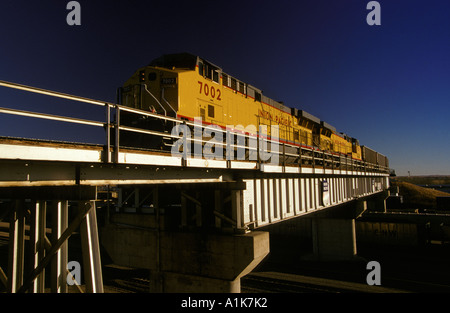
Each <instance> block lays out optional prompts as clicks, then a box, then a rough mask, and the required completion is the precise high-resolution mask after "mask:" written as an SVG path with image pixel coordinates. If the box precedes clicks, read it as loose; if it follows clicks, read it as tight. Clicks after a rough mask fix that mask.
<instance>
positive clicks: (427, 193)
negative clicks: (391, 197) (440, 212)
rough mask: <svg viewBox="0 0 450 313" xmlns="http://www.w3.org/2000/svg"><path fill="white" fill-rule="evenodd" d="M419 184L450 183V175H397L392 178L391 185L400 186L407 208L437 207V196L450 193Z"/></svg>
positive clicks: (444, 195) (445, 195) (449, 194)
mask: <svg viewBox="0 0 450 313" xmlns="http://www.w3.org/2000/svg"><path fill="white" fill-rule="evenodd" d="M417 185H450V177H449V176H412V177H395V178H393V179H391V186H398V187H399V194H400V195H401V196H403V203H404V207H405V208H409V209H419V208H420V209H435V208H436V197H448V196H450V193H447V192H443V191H439V190H434V189H430V188H425V187H420V186H417Z"/></svg>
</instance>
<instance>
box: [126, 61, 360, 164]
mask: <svg viewBox="0 0 450 313" xmlns="http://www.w3.org/2000/svg"><path fill="white" fill-rule="evenodd" d="M118 98H119V103H120V104H122V105H124V106H129V107H132V108H136V109H140V110H145V111H150V112H154V113H157V114H161V115H165V116H169V117H174V118H178V119H183V120H189V121H194V119H198V118H201V120H202V123H203V124H214V125H218V126H220V127H223V128H225V127H227V125H228V127H229V125H232V126H231V127H233V128H235V129H236V130H239V129H240V128H242V127H243V128H245V127H246V126H247V125H255V126H256V129H260V128H259V126H264V125H265V126H267V130H268V131H267V133H266V134H261V133H260V135H264V136H268V137H270V136H271V134H270V129H271V127H270V126H272V125H277V126H278V129H279V134H277V135H278V136H277V137H279V140H280V141H281V142H284V143H286V144H289V145H292V146H306V147H310V148H313V149H320V150H324V151H329V152H331V153H335V154H345V155H348V156H351V157H352V158H354V159H357V160H361V147H360V145H359V142H358V140H356V139H354V138H351V137H348V136H346V135H344V134H340V133H338V132H337V131H336V129H335V128H334V127H333V126H331V125H329V124H328V123H326V122H324V121H321V120H320V119H319V118H317V117H315V116H313V115H311V114H309V113H307V112H305V111H302V110H298V109H296V108H289V107H287V106H285V105H284V104H283V103H281V102H278V101H275V100H272V99H270V98H268V97H266V96H265V95H263V93H262V91H261V90H260V89H258V88H256V87H254V86H252V85H249V84H247V83H245V82H242V81H240V80H238V79H236V78H234V77H232V76H231V75H228V74H226V73H225V72H223V71H222V69H221V68H220V67H219V66H217V65H214V64H213V63H211V62H208V61H206V60H204V59H202V58H200V57H198V56H195V55H192V54H188V53H181V54H169V55H163V56H161V57H160V58H157V59H155V60H153V61H152V62H151V63H150V64H149V65H148V66H145V67H143V68H140V69H138V70H137V71H136V72H135V73H134V74H133V75H132V76H131V77H130V78H129V79H128V80H127V81H126V82H125V84H124V86H123V87H121V88H119V92H118ZM121 123H125V124H128V125H130V126H135V127H140V128H150V127H151V128H152V129H155V130H160V131H163V130H164V129H165V128H166V127H167V126H165V125H164V122H162V121H158V120H156V119H151V118H149V117H145V116H142V117H141V119H140V120H139V119H136V115H133V116H131V115H130V116H127V115H124V117H121ZM252 135H257V134H252ZM133 136H134V137H133V138H131V135H130V137H129V138H128V140H127V142H128V143H129V144H130V145H136V146H141V147H142V142H143V141H142V140H140V139H139V138H138V137H136V134H135V133H134V134H133ZM158 144H159V143H156V142H152V143H150V145H151V146H153V148H154V147H156V146H158ZM144 146H145V145H144Z"/></svg>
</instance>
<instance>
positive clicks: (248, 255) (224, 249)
mask: <svg viewBox="0 0 450 313" xmlns="http://www.w3.org/2000/svg"><path fill="white" fill-rule="evenodd" d="M101 238H102V244H103V246H104V247H105V249H106V251H107V253H108V254H109V256H110V257H111V258H112V260H113V262H114V263H115V264H118V265H122V266H129V267H136V268H145V269H149V270H150V280H151V285H150V291H151V292H220V293H223V292H240V278H241V277H242V276H244V275H246V274H248V273H250V272H251V271H252V270H253V269H254V268H255V267H256V266H257V265H258V264H259V263H260V262H261V261H262V260H263V259H264V257H265V256H266V255H267V254H268V253H269V233H267V232H259V231H255V232H251V233H247V234H237V235H236V234H233V235H232V234H213V233H205V232H201V231H197V232H181V231H180V232H176V231H165V230H164V229H161V228H158V227H157V225H155V221H154V216H153V215H150V214H126V213H118V214H114V216H112V222H111V223H109V224H108V225H107V226H105V227H104V228H103V229H102V235H101Z"/></svg>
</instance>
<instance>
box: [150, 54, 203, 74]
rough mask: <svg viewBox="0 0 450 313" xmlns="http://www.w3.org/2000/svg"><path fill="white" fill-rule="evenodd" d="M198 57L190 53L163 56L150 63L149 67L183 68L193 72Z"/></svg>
mask: <svg viewBox="0 0 450 313" xmlns="http://www.w3.org/2000/svg"><path fill="white" fill-rule="evenodd" d="M197 59H198V57H197V56H196V55H193V54H190V53H176V54H164V55H162V56H160V57H159V58H157V59H154V60H153V61H151V62H150V64H149V66H158V67H165V68H170V69H171V68H173V67H176V68H185V69H190V70H195V66H196V65H197Z"/></svg>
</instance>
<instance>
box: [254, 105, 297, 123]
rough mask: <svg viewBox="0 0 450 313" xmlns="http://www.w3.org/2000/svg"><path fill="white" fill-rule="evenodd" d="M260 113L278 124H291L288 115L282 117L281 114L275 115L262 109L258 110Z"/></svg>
mask: <svg viewBox="0 0 450 313" xmlns="http://www.w3.org/2000/svg"><path fill="white" fill-rule="evenodd" d="M258 115H259V116H260V117H262V118H265V119H267V120H271V121H273V122H275V123H277V124H282V125H289V119H288V118H286V117H282V116H279V115H275V117H274V116H273V114H272V113H270V112H268V111H263V110H261V109H259V110H258Z"/></svg>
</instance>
